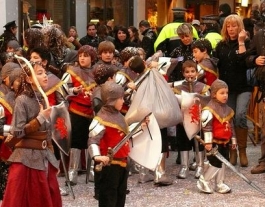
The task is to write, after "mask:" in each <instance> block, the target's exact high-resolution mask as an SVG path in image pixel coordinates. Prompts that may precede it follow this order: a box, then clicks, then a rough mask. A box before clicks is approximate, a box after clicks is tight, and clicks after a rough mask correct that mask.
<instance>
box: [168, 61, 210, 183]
mask: <svg viewBox="0 0 265 207" xmlns="http://www.w3.org/2000/svg"><path fill="white" fill-rule="evenodd" d="M182 73H183V76H184V77H185V79H184V80H183V81H176V82H173V86H174V88H173V90H174V92H175V93H176V94H179V95H177V97H178V98H180V99H181V100H180V105H181V110H182V113H183V117H184V118H183V124H178V125H177V140H178V147H179V151H180V155H181V156H180V157H181V168H180V171H179V173H178V175H177V177H178V178H180V179H185V178H187V176H188V173H189V151H190V150H192V149H193V150H194V152H195V157H196V165H197V167H196V170H195V178H199V177H200V175H201V174H202V172H203V165H204V147H203V145H197V143H196V140H194V138H193V137H194V135H196V134H197V133H198V132H199V130H200V122H199V119H200V117H199V113H200V111H199V110H200V107H201V105H205V103H206V102H207V101H208V100H209V99H210V98H209V95H210V93H209V86H207V85H206V84H204V83H201V82H199V81H197V75H198V69H197V64H196V63H195V62H194V61H192V60H187V61H185V62H184V63H183V65H182ZM182 100H184V101H182ZM189 100H191V101H189ZM196 109H198V111H196ZM193 112H194V114H195V116H194V117H193V116H192V114H193ZM196 115H197V116H196ZM197 119H198V120H197ZM193 123H197V124H193ZM190 132H192V133H191V134H190ZM196 148H197V149H196Z"/></svg>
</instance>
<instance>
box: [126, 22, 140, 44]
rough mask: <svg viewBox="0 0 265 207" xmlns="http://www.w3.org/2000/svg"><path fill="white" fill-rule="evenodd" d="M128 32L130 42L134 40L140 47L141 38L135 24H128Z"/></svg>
mask: <svg viewBox="0 0 265 207" xmlns="http://www.w3.org/2000/svg"><path fill="white" fill-rule="evenodd" d="M128 32H129V34H130V40H131V42H135V43H136V44H137V45H138V47H140V46H141V40H140V37H139V31H138V29H137V28H136V27H135V26H129V28H128Z"/></svg>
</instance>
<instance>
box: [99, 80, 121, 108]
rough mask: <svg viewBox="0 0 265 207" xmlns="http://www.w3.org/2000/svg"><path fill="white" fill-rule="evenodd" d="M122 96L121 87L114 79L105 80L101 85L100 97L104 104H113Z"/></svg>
mask: <svg viewBox="0 0 265 207" xmlns="http://www.w3.org/2000/svg"><path fill="white" fill-rule="evenodd" d="M123 96H124V89H123V87H122V86H121V85H118V84H117V83H115V82H114V81H106V82H105V83H104V84H103V85H102V86H101V99H102V102H103V104H104V105H113V104H115V101H116V100H117V99H119V98H121V97H123Z"/></svg>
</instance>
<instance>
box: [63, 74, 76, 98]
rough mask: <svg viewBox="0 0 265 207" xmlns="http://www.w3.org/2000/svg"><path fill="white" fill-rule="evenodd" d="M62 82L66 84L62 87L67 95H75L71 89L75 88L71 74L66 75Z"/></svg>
mask: <svg viewBox="0 0 265 207" xmlns="http://www.w3.org/2000/svg"><path fill="white" fill-rule="evenodd" d="M62 81H63V82H64V84H63V85H62V87H63V89H64V90H65V91H66V93H68V94H69V95H73V90H72V89H71V88H72V87H73V80H72V77H71V75H70V74H69V73H64V74H63V77H62Z"/></svg>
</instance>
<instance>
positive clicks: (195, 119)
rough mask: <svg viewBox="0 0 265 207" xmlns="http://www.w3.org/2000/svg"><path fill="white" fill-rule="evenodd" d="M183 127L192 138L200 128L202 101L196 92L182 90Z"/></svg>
mask: <svg viewBox="0 0 265 207" xmlns="http://www.w3.org/2000/svg"><path fill="white" fill-rule="evenodd" d="M181 111H182V113H183V127H184V129H185V131H186V134H187V137H188V138H189V139H190V140H191V139H192V138H193V137H194V136H195V135H196V134H197V133H198V132H199V130H200V114H201V101H200V98H199V97H197V94H196V93H187V92H185V91H182V92H181Z"/></svg>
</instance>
